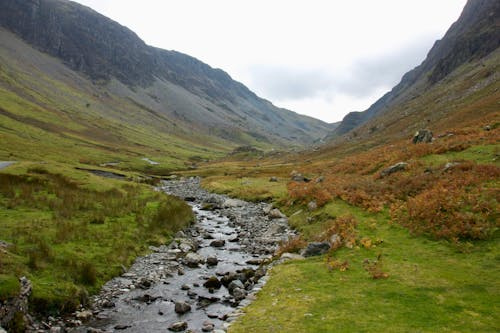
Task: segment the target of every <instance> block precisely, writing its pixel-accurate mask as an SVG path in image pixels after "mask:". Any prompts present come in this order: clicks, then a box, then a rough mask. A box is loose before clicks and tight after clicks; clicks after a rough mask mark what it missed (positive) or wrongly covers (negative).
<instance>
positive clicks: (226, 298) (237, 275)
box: [73, 178, 293, 332]
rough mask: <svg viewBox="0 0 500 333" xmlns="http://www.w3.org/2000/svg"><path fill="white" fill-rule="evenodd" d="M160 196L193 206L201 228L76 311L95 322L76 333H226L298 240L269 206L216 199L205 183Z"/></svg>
mask: <svg viewBox="0 0 500 333" xmlns="http://www.w3.org/2000/svg"><path fill="white" fill-rule="evenodd" d="M159 190H162V191H165V192H166V193H169V194H172V195H175V196H178V197H181V198H183V199H185V200H186V201H188V202H189V203H190V204H191V206H192V207H193V211H194V212H195V214H196V220H197V221H196V223H195V224H194V225H193V226H192V227H190V228H189V229H187V230H185V231H183V232H179V233H178V234H177V235H176V236H177V237H176V239H175V240H174V241H173V242H172V243H171V244H170V245H168V246H164V245H163V246H160V247H151V250H152V253H151V254H150V255H147V256H144V257H140V258H137V260H136V261H135V263H134V264H133V266H132V267H131V268H130V269H129V270H128V271H127V272H126V273H124V274H123V275H121V276H119V277H116V278H114V279H112V280H111V281H109V282H108V283H106V284H105V285H104V287H103V288H102V291H101V293H100V294H99V295H97V296H95V297H94V299H93V302H92V303H93V307H94V308H93V310H92V311H91V310H88V311H80V312H78V313H77V317H79V318H80V319H81V320H83V321H85V320H87V321H88V323H87V324H86V325H85V326H80V327H78V328H75V329H73V331H74V332H113V331H124V332H160V331H161V332H166V331H169V330H170V331H177V332H182V331H191V332H221V331H222V332H223V331H225V329H226V328H227V327H228V326H229V324H230V322H231V321H232V320H233V319H234V318H235V317H237V316H238V315H239V314H240V313H241V311H240V308H241V307H242V306H244V305H246V304H248V303H249V302H250V301H251V300H252V298H253V297H254V293H255V292H257V291H258V290H259V289H260V288H261V286H262V284H263V282H264V280H265V274H266V264H265V263H266V261H267V260H269V259H270V258H271V255H272V254H273V253H274V251H275V250H276V247H277V245H278V244H279V242H280V241H282V240H286V239H288V238H289V237H290V236H292V235H293V232H292V231H290V229H289V228H288V225H287V219H286V217H284V216H283V215H282V214H280V212H279V211H277V210H273V209H272V207H271V206H270V205H268V204H265V203H257V204H256V203H249V202H245V201H241V200H236V199H231V198H228V197H226V196H223V195H218V194H213V193H209V192H207V191H205V190H203V189H202V188H200V180H199V179H198V178H189V179H183V180H178V181H169V182H165V183H164V184H163V185H162V186H161V187H159ZM77 324H78V323H77Z"/></svg>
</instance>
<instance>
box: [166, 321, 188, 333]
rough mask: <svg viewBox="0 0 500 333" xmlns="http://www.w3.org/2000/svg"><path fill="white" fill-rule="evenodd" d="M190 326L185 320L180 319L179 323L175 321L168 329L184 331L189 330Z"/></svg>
mask: <svg viewBox="0 0 500 333" xmlns="http://www.w3.org/2000/svg"><path fill="white" fill-rule="evenodd" d="M187 328H188V323H187V322H185V321H179V322H177V323H173V324H172V325H170V326H169V328H168V330H169V331H172V332H182V331H185V330H187Z"/></svg>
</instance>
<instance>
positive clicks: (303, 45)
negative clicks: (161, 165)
mask: <svg viewBox="0 0 500 333" xmlns="http://www.w3.org/2000/svg"><path fill="white" fill-rule="evenodd" d="M465 1H466V0H439V1H435V0H420V1H410V0H407V1H402V0H377V1H369V0H350V1H347V0H308V1H306V0H272V1H269V0H253V1H234V0H212V1H206V0H168V1H157V0H141V1H140V2H139V1H136V0H77V2H80V3H83V4H86V5H88V6H90V7H92V8H94V9H96V10H97V11H99V12H101V13H102V14H104V15H106V16H109V17H111V18H112V19H114V20H116V21H118V22H119V23H121V24H123V25H125V26H128V27H129V28H131V29H132V30H133V31H135V32H136V33H137V34H138V35H139V36H140V37H141V38H143V39H144V40H145V41H146V42H147V43H148V44H151V45H154V46H157V47H161V48H165V49H175V50H177V51H180V52H184V53H187V54H189V55H192V56H194V57H197V58H198V59H200V60H202V61H204V62H206V63H208V64H209V65H211V66H213V67H219V68H222V69H224V70H225V71H227V72H228V73H229V74H230V75H231V76H232V77H233V78H234V79H236V80H238V81H241V82H243V83H244V84H246V85H247V86H249V88H250V89H252V90H254V91H255V92H257V93H258V94H259V95H261V96H262V97H264V98H267V99H269V100H271V101H272V102H274V103H275V104H277V105H278V106H283V107H288V108H291V109H293V110H294V111H297V112H299V113H304V114H308V115H311V116H315V117H318V118H321V119H324V120H327V121H334V120H340V119H342V117H343V115H344V114H346V113H347V112H349V111H352V110H362V109H366V108H367V107H368V106H369V105H370V104H371V103H373V102H375V100H376V99H377V98H378V97H380V96H381V95H374V94H375V92H380V91H383V89H384V90H388V89H390V88H391V87H392V86H393V85H395V84H396V83H397V82H398V81H399V79H400V76H401V75H402V74H403V73H404V72H406V71H407V70H409V69H411V67H414V66H415V65H417V64H418V63H420V62H421V61H422V60H423V59H424V57H425V54H426V52H427V51H428V49H430V47H431V46H432V44H433V41H434V40H435V39H438V38H441V37H442V36H443V34H444V33H445V31H446V30H447V28H448V27H449V26H450V25H451V23H453V22H454V21H455V20H456V19H457V18H458V16H459V14H460V12H461V10H462V8H463V6H464V5H465ZM267 73H269V74H267ZM266 75H269V76H267V77H266ZM271 75H273V76H271ZM292 93H293V95H291V96H290V94H292ZM335 101H337V102H335ZM339 101H342V102H341V103H340V102H339ZM290 105H293V106H294V107H293V108H292V107H290Z"/></svg>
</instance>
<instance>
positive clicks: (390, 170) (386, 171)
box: [380, 162, 408, 177]
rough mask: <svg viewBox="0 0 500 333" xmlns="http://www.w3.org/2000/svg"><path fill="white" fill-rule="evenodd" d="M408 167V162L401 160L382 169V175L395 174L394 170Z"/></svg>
mask: <svg viewBox="0 0 500 333" xmlns="http://www.w3.org/2000/svg"><path fill="white" fill-rule="evenodd" d="M407 167H408V163H406V162H399V163H396V164H394V165H391V166H390V167H388V168H387V169H384V170H382V172H381V173H380V176H382V177H385V176H388V175H390V174H393V173H394V172H398V171H403V170H406V168H407Z"/></svg>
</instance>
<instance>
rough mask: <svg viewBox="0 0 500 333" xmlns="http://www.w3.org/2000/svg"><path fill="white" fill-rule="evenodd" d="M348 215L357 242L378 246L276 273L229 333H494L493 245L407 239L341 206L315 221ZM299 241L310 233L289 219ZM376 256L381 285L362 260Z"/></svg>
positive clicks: (498, 323)
mask: <svg viewBox="0 0 500 333" xmlns="http://www.w3.org/2000/svg"><path fill="white" fill-rule="evenodd" d="M347 213H348V214H352V215H353V216H354V217H355V218H356V219H357V220H358V221H359V226H358V239H362V238H369V239H371V240H372V241H374V243H375V241H378V242H380V241H383V242H382V243H381V244H379V245H376V246H372V247H369V248H365V247H363V246H356V247H354V248H353V249H347V248H342V249H341V250H338V251H337V252H334V253H333V254H332V259H331V260H339V261H340V262H343V261H345V260H347V261H348V263H349V269H348V270H346V271H343V272H342V271H340V270H338V269H333V270H330V269H329V268H328V265H327V259H326V258H327V257H326V256H323V257H316V258H311V259H307V260H304V261H294V262H289V263H285V264H283V265H279V266H276V267H275V268H273V270H272V274H271V279H270V280H269V282H268V283H267V284H266V285H265V287H264V288H263V290H262V291H261V292H259V294H258V297H257V300H256V301H255V302H254V303H252V304H251V305H250V306H249V307H247V308H246V309H245V312H246V314H245V315H244V316H243V317H241V318H239V319H238V320H237V321H236V322H235V324H234V325H233V326H232V327H231V329H230V330H229V332H231V333H237V332H257V331H258V332H473V331H476V332H497V331H498V330H499V329H500V316H499V314H498V313H499V312H498V309H499V305H500V282H499V280H498V276H499V274H500V265H499V263H500V262H499V261H500V247H499V244H498V238H495V239H493V240H490V241H482V242H477V243H474V244H460V245H453V244H450V243H447V242H444V241H441V242H437V241H432V240H428V239H426V238H424V237H414V236H412V235H410V234H409V233H408V231H407V230H406V229H404V228H402V227H399V226H396V225H391V224H390V223H389V218H388V216H387V214H385V213H380V214H378V215H373V214H368V213H365V212H363V211H362V210H359V209H356V208H353V207H350V206H348V205H346V204H344V203H342V202H335V203H331V204H329V205H327V206H326V207H325V208H324V209H323V210H322V211H321V212H318V213H317V214H326V215H328V216H330V217H332V216H339V215H343V214H347ZM292 221H293V222H292V223H295V225H296V226H297V227H299V228H300V229H301V230H302V231H304V232H305V233H306V234H307V233H308V232H310V231H312V230H315V229H316V228H318V227H317V226H314V223H313V225H311V223H309V222H307V221H305V220H303V221H302V222H300V221H299V218H296V219H295V220H293V219H292ZM379 255H381V258H382V259H381V261H380V262H381V267H380V269H381V270H382V271H383V272H386V273H387V274H389V277H388V278H387V279H377V280H375V279H372V278H371V276H370V274H369V273H368V272H367V271H366V270H365V269H364V264H363V262H364V260H365V259H370V260H375V259H376V258H377V256H379Z"/></svg>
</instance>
